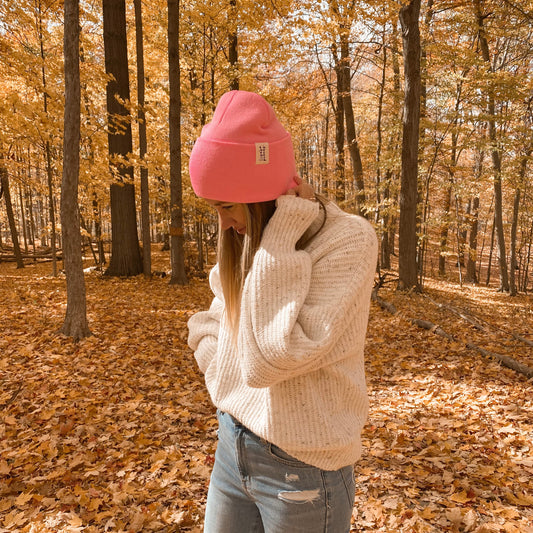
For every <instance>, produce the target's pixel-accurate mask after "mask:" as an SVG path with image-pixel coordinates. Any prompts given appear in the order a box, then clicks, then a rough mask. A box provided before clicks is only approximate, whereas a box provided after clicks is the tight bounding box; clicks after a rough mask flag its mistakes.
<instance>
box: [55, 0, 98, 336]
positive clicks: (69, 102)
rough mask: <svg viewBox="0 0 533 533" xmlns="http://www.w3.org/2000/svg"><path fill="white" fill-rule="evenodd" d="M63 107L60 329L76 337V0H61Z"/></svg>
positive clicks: (79, 321) (81, 306)
mask: <svg viewBox="0 0 533 533" xmlns="http://www.w3.org/2000/svg"><path fill="white" fill-rule="evenodd" d="M64 11H65V26H64V27H65V32H64V39H63V50H64V57H65V111H64V136H63V180H62V183H61V227H62V231H63V264H64V266H65V274H66V279H67V311H66V315H65V322H64V323H63V327H62V328H61V333H63V334H64V335H67V336H69V337H73V338H74V340H76V341H78V340H80V339H82V338H84V337H87V336H88V335H90V334H91V332H90V330H89V325H88V323H87V306H86V298H85V279H84V277H83V261H82V250H81V233H80V217H79V209H78V182H79V167H80V64H79V38H80V34H79V27H80V26H79V0H65V3H64Z"/></svg>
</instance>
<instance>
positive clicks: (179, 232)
mask: <svg viewBox="0 0 533 533" xmlns="http://www.w3.org/2000/svg"><path fill="white" fill-rule="evenodd" d="M167 6H168V70H169V76H168V79H169V92H170V107H169V138H170V263H171V268H172V275H171V278H170V283H171V284H176V285H186V284H187V283H188V280H187V274H186V272H185V253H184V231H183V198H182V183H181V84H180V56H179V21H180V18H179V17H180V2H179V0H168V2H167Z"/></svg>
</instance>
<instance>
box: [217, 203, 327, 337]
mask: <svg viewBox="0 0 533 533" xmlns="http://www.w3.org/2000/svg"><path fill="white" fill-rule="evenodd" d="M317 200H318V202H319V203H320V207H321V210H322V211H323V213H324V217H323V220H322V224H321V225H320V227H319V228H318V230H317V231H315V232H314V233H313V234H312V235H304V236H303V237H302V238H301V239H300V240H299V241H298V243H297V244H296V249H301V248H303V246H304V245H305V244H307V243H308V242H309V241H310V240H311V239H312V238H313V237H314V236H315V235H316V234H317V233H318V232H319V231H320V230H321V229H322V227H323V225H324V224H325V222H326V208H325V201H324V199H323V198H322V197H318V198H317ZM242 206H243V209H244V216H245V221H246V234H245V235H241V234H239V233H237V232H236V231H235V230H234V229H233V228H229V229H227V230H221V229H219V235H218V251H217V256H218V257H217V260H218V266H219V273H220V281H221V284H222V291H223V293H224V300H225V311H226V315H227V318H228V322H229V327H230V330H231V332H232V334H233V339H234V340H236V333H237V331H238V327H239V317H240V307H241V294H242V290H243V287H244V281H245V279H246V276H247V274H248V272H249V271H250V269H251V268H252V263H253V260H254V256H255V253H256V252H257V249H258V248H259V245H260V243H261V237H262V236H263V231H264V229H265V227H266V225H267V224H268V222H269V220H270V219H271V217H272V215H273V214H274V211H275V210H276V201H275V200H271V201H268V202H259V203H253V204H242Z"/></svg>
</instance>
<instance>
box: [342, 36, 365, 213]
mask: <svg viewBox="0 0 533 533" xmlns="http://www.w3.org/2000/svg"><path fill="white" fill-rule="evenodd" d="M348 37H349V34H348V29H347V28H341V60H340V68H341V70H342V72H343V74H342V76H341V82H342V100H343V102H342V103H343V105H342V107H343V110H344V121H345V125H346V141H347V142H348V152H349V154H350V160H351V162H352V172H353V184H354V187H355V191H356V212H357V213H358V214H359V215H363V216H364V214H365V213H364V209H363V207H364V204H365V182H364V180H363V162H362V161H361V152H360V150H359V144H358V142H357V136H356V134H355V119H354V116H353V106H352V88H351V78H352V75H351V68H350V48H349V43H348Z"/></svg>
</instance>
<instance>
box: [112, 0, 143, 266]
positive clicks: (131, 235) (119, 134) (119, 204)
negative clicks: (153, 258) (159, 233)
mask: <svg viewBox="0 0 533 533" xmlns="http://www.w3.org/2000/svg"><path fill="white" fill-rule="evenodd" d="M103 13H104V51H105V67H106V73H107V74H109V75H111V76H113V79H112V80H110V81H109V82H108V84H107V86H106V96H107V112H108V126H109V130H108V141H109V158H110V168H111V172H112V173H113V175H114V177H115V180H116V181H115V183H112V184H111V187H110V196H111V241H112V249H111V260H110V262H109V267H108V268H107V270H106V274H107V275H108V276H136V275H137V274H140V273H141V272H142V271H143V267H142V260H141V252H140V248H139V238H138V235H137V222H136V211H135V188H134V185H133V169H132V167H131V165H128V164H127V163H126V162H125V160H126V158H127V157H128V154H130V153H131V152H132V135H131V123H130V118H129V113H128V110H127V109H126V107H125V106H124V105H123V104H122V103H121V101H129V99H130V87H129V74H128V50H127V40H126V6H125V0H103ZM117 96H118V98H117Z"/></svg>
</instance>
